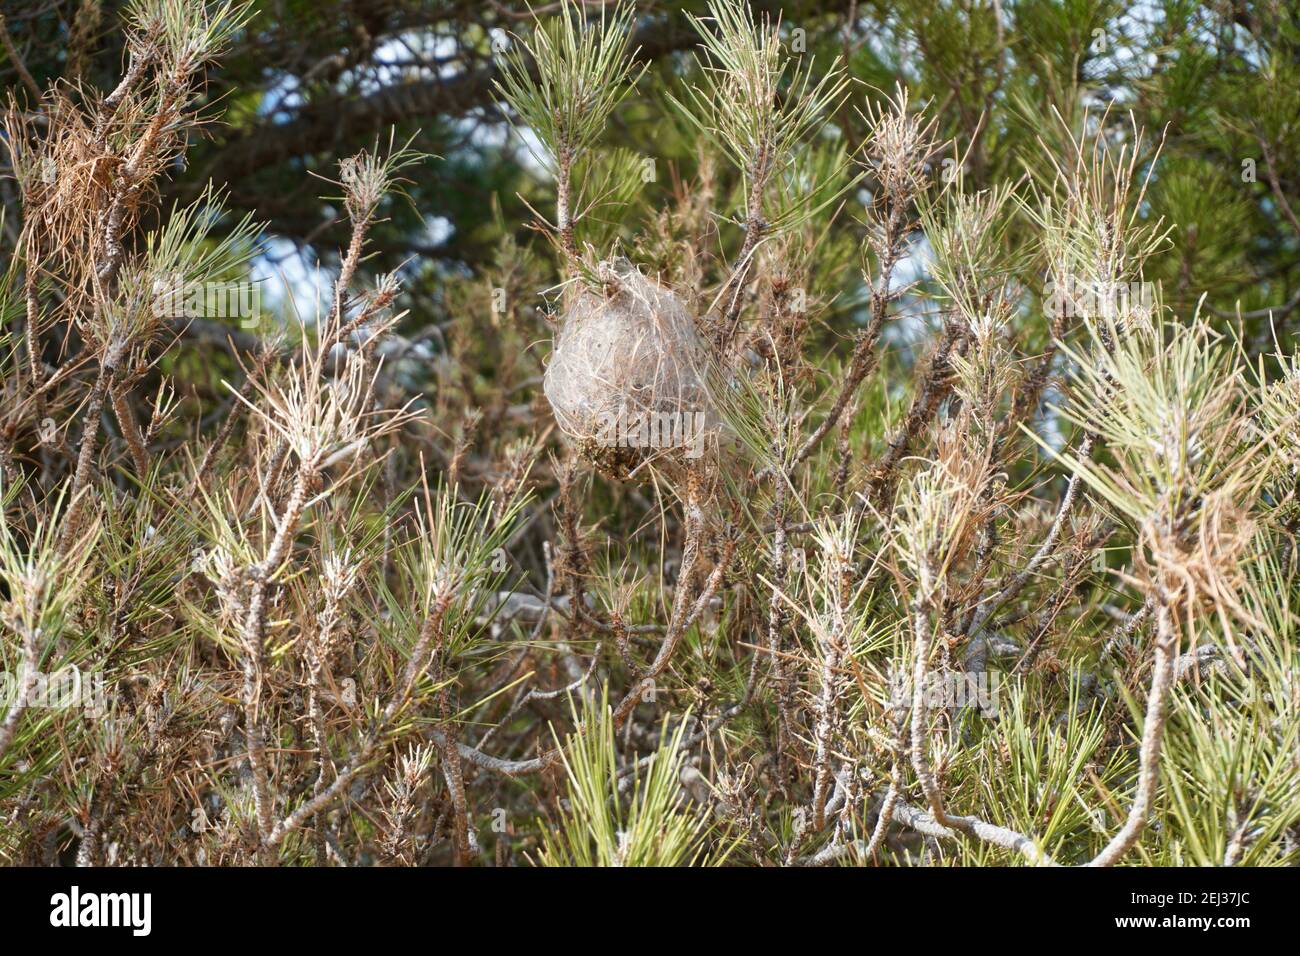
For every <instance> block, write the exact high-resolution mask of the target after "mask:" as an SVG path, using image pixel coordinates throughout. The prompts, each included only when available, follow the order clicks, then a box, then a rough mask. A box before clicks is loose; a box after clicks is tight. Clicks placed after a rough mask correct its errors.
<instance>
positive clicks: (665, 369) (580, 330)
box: [543, 259, 714, 480]
mask: <svg viewBox="0 0 1300 956" xmlns="http://www.w3.org/2000/svg"><path fill="white" fill-rule="evenodd" d="M599 275H600V278H601V279H602V280H603V282H604V288H603V289H602V290H600V291H592V290H590V289H584V290H583V291H581V292H580V293H578V294H577V297H576V298H575V299H573V300H572V301H571V302H570V303H569V304H568V306H567V307H566V308H565V310H564V313H563V315H562V316H561V317H560V331H559V333H558V334H557V335H556V339H555V349H554V351H553V353H552V355H551V361H550V364H549V365H548V366H547V368H546V376H545V378H544V380H543V389H544V391H545V393H546V399H547V401H549V402H550V404H551V409H552V411H553V412H554V413H555V420H556V423H557V424H558V425H559V426H560V430H561V431H562V432H563V433H564V434H565V435H566V436H567V437H568V438H569V439H570V440H571V441H572V442H573V443H574V444H575V445H576V446H577V448H578V450H579V452H580V453H581V454H582V455H583V456H584V457H586V458H587V459H588V460H589V461H591V462H592V463H593V464H594V465H595V466H596V467H597V468H598V469H599V470H600V471H601V472H602V473H604V474H606V475H608V476H609V477H611V478H616V479H619V480H626V479H628V478H631V477H639V476H643V475H645V474H646V472H647V471H648V469H643V467H642V466H643V465H646V464H651V463H653V464H655V465H658V466H674V465H681V464H684V463H685V462H686V461H688V460H691V459H695V458H699V457H701V456H702V455H703V454H705V452H706V450H707V449H708V447H709V443H710V438H711V437H712V435H713V422H714V415H713V413H712V410H711V407H710V404H709V400H708V386H707V382H708V375H707V371H706V369H707V357H708V351H707V347H706V346H705V344H704V341H703V340H702V339H701V338H700V336H699V333H698V332H697V331H696V328H695V321H694V319H692V317H691V315H690V313H689V312H688V311H687V309H686V306H685V304H684V303H683V302H682V301H681V299H679V298H678V297H677V296H676V295H674V294H673V293H672V292H671V291H669V290H668V289H666V288H664V287H663V286H661V285H660V284H659V283H657V282H655V281H654V280H652V279H648V278H646V277H645V276H643V275H642V274H641V273H640V272H638V271H637V269H636V268H635V267H634V266H633V265H632V264H631V263H629V262H627V261H626V260H624V259H616V260H614V261H612V262H602V263H601V264H600V266H599Z"/></svg>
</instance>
